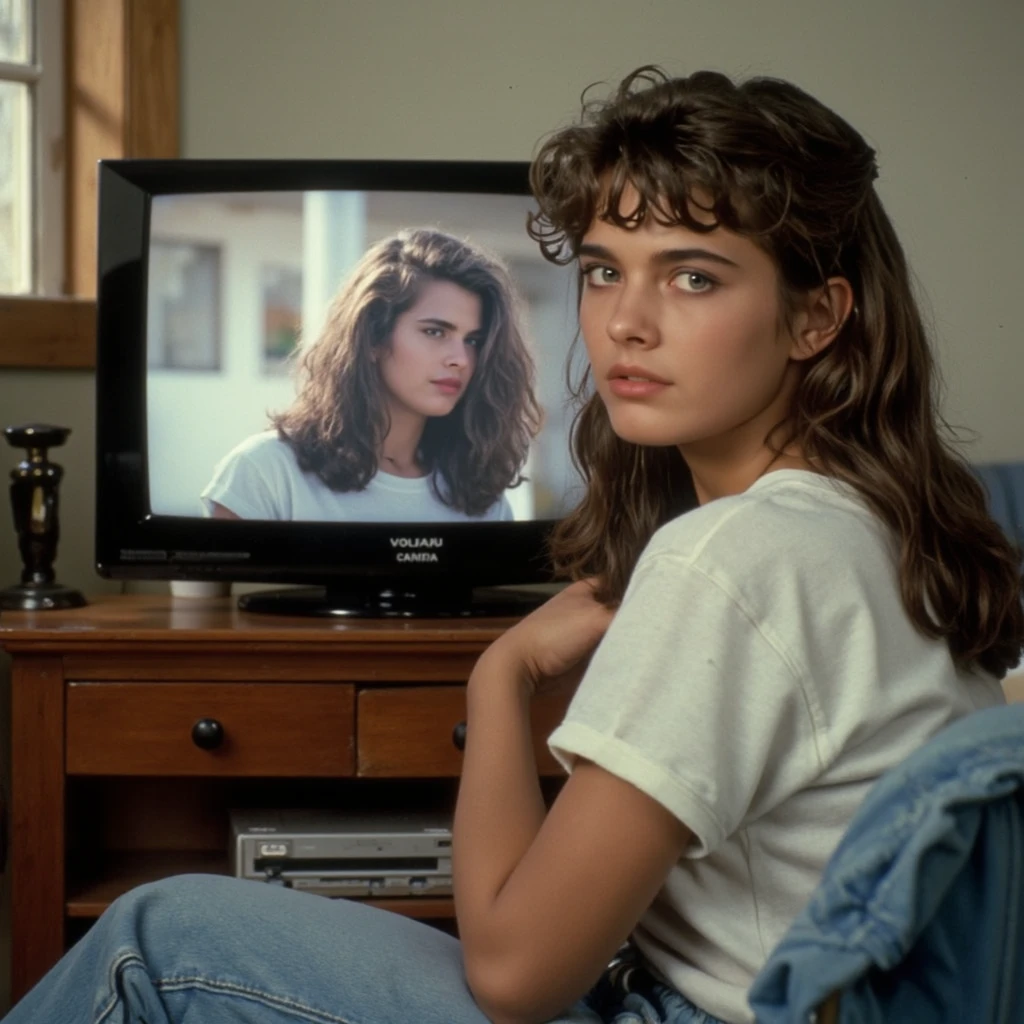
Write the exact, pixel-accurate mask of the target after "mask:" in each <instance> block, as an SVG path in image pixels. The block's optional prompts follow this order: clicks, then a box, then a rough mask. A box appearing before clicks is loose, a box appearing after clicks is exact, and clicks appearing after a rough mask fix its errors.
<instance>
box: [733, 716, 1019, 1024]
mask: <svg viewBox="0 0 1024 1024" xmlns="http://www.w3.org/2000/svg"><path fill="white" fill-rule="evenodd" d="M836 990H841V991H842V997H841V1001H840V1013H839V1019H840V1021H841V1022H842V1024H875V1022H879V1021H887V1022H894V1021H898V1022H899V1024H924V1022H928V1024H944V1022H950V1024H953V1022H956V1024H963V1022H977V1024H1010V1022H1013V1024H1019V1022H1021V1021H1024V704H1015V705H1009V706H1000V707H994V708H988V709H986V710H984V711H978V712H975V713H974V714H971V715H968V716H967V717H966V718H964V719H961V720H960V721H958V722H956V723H954V724H953V725H951V726H949V727H948V728H946V729H945V730H943V731H942V732H941V733H940V734H939V735H937V736H936V737H934V738H933V739H932V740H931V741H930V742H929V743H927V744H926V745H925V746H924V747H922V748H921V750H919V751H917V753H915V754H913V755H912V756H911V757H910V758H908V759H907V760H906V761H905V762H904V763H903V764H902V765H900V766H899V767H897V768H895V769H893V770H892V771H891V772H889V773H887V774H886V775H885V776H884V777H883V778H882V779H881V780H880V781H879V782H878V783H876V785H875V786H874V788H873V789H872V790H871V792H870V793H869V794H868V796H867V798H866V799H865V801H864V804H863V805H862V806H861V808H860V810H859V811H858V812H857V814H856V815H855V816H854V819H853V821H852V822H851V823H850V827H849V829H848V830H847V832H846V834H845V836H844V837H843V839H842V841H841V842H840V844H839V846H838V848H837V849H836V852H835V853H834V854H833V856H832V858H831V860H830V861H829V863H828V865H827V867H826V868H825V872H824V874H823V876H822V880H821V883H820V884H819V886H818V888H817V889H816V890H815V892H814V894H813V896H812V898H811V901H810V903H809V904H808V906H807V907H806V908H805V910H804V912H803V913H802V914H801V915H800V916H799V917H798V918H797V919H796V921H794V923H793V925H792V926H791V928H790V929H789V931H788V932H787V934H786V936H785V938H784V939H783V940H782V942H781V943H780V944H779V945H778V947H777V948H776V949H775V950H774V952H773V953H772V955H771V956H770V957H769V959H768V962H767V963H766V964H765V966H764V968H763V969H762V970H761V972H760V973H759V974H758V976H757V978H755V980H754V984H753V986H752V987H751V990H750V997H749V998H750V1004H751V1006H752V1007H753V1010H754V1013H755V1014H756V1016H757V1020H758V1022H759V1024H782V1022H786V1024H790V1022H794V1021H811V1020H813V1019H814V1010H815V1008H816V1007H818V1006H819V1005H820V1004H821V1003H822V1002H823V1001H824V1000H825V999H826V998H827V997H828V996H829V995H830V994H832V993H833V992H834V991H836Z"/></svg>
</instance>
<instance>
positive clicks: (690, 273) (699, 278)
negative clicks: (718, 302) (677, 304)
mask: <svg viewBox="0 0 1024 1024" xmlns="http://www.w3.org/2000/svg"><path fill="white" fill-rule="evenodd" d="M673 283H674V284H675V286H676V287H677V288H680V289H682V291H684V292H691V293H694V294H696V293H698V292H709V291H711V289H712V288H714V287H715V285H716V284H717V283H718V282H717V281H713V280H712V279H711V278H710V277H708V276H707V275H706V274H702V273H700V272H699V271H696V270H684V271H682V272H681V273H679V274H676V276H675V278H674V279H673Z"/></svg>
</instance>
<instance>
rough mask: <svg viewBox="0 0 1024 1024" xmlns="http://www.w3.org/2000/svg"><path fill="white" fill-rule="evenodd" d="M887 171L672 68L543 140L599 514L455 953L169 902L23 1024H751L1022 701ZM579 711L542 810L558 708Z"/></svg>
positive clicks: (364, 919)
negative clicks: (550, 725)
mask: <svg viewBox="0 0 1024 1024" xmlns="http://www.w3.org/2000/svg"><path fill="white" fill-rule="evenodd" d="M875 173H876V171H875V158H874V154H873V153H872V151H871V149H870V148H869V147H868V146H867V145H866V143H865V142H864V140H863V139H862V138H861V137H860V136H859V135H858V134H857V133H856V132H855V131H854V130H853V129H852V128H851V127H850V126H849V125H847V124H846V123H845V122H844V121H843V120H841V119H840V118H839V117H837V116H836V115H835V114H834V113H832V112H831V111H829V110H828V109H826V108H825V107H823V106H822V105H821V104H820V103H818V102H816V101H815V100H813V99H812V98H811V97H809V96H807V95H806V94H805V93H803V92H801V91H800V90H798V89H796V88H795V87H793V86H791V85H788V84H786V83H783V82H779V81H773V80H767V79H754V80H751V81H748V82H745V83H743V84H741V85H735V84H733V83H732V82H731V81H729V80H728V79H726V78H725V77H723V76H721V75H718V74H714V73H709V72H702V73H699V74H695V75H693V76H691V77H689V78H682V79H674V80H669V79H664V78H662V77H661V76H660V75H659V74H656V73H655V72H653V71H649V70H642V71H641V72H639V73H637V74H635V75H633V76H631V77H630V78H629V79H628V80H627V81H626V82H625V83H624V84H623V85H622V87H621V88H620V89H619V91H618V92H617V93H616V94H615V95H613V96H612V97H611V99H610V100H609V101H608V102H607V103H605V104H597V105H593V106H588V107H587V108H586V109H585V112H584V116H583V118H582V120H581V122H580V123H579V124H578V125H575V126H572V127H570V128H568V129H566V130H564V131H562V132H560V133H558V134H556V135H555V136H554V137H553V138H552V139H550V140H549V141H548V142H547V143H546V144H545V145H544V147H543V148H542V149H541V151H540V154H539V156H538V158H537V160H536V163H535V168H534V174H533V181H534V186H535V190H536V194H537V199H538V202H539V207H540V212H539V213H538V215H537V216H536V218H535V219H534V221H533V224H532V233H533V234H534V236H535V237H536V238H538V239H539V241H540V244H541V245H542V247H543V249H544V251H545V252H546V253H547V254H548V255H549V256H550V257H551V258H552V259H556V260H567V261H568V260H571V261H575V262H577V263H578V266H579V271H580V281H581V293H580V324H581V329H582V336H583V340H584V342H585V344H586V348H587V352H588V355H589V357H590V370H589V374H588V379H587V380H586V381H585V382H584V383H583V385H582V387H581V392H580V394H581V397H582V398H583V399H584V405H583V408H582V412H581V413H580V416H579V419H578V421H577V428H576V433H575V440H574V445H575V453H576V456H577V458H578V461H579V463H580V466H581V468H582V470H583V472H584V475H585V477H586V479H587V481H588V491H587V494H586V496H585V498H584V500H583V502H582V504H581V505H580V507H579V508H578V509H577V510H576V512H575V513H574V514H573V515H571V516H570V517H569V518H568V519H567V520H566V521H565V522H564V524H563V525H562V527H561V529H560V531H559V533H558V536H557V537H556V540H555V554H556V557H557V559H558V561H559V563H560V564H561V565H562V566H563V568H564V569H565V570H566V572H567V573H569V574H570V575H571V576H573V577H575V579H576V582H574V583H573V584H572V585H570V586H569V587H568V588H567V589H566V590H564V591H563V592H562V593H561V594H559V595H558V596H557V597H555V598H553V599H552V600H551V601H550V602H549V603H548V604H547V605H545V606H544V607H543V608H541V609H540V610H538V611H537V612H536V613H534V614H532V615H530V616H528V617H527V618H526V619H524V620H522V621H521V622H520V623H519V624H518V625H516V626H515V627H513V628H512V629H510V630H509V631H508V632H506V633H505V634H504V635H503V637H502V638H501V639H500V640H498V641H497V642H496V643H494V644H493V645H492V646H491V647H490V649H489V650H488V651H487V652H486V654H484V656H483V657H482V658H481V659H480V661H479V663H478V665H477V666H476V669H475V671H474V672H473V675H472V678H471V680H470V683H469V689H468V732H467V744H466V751H465V763H464V769H463V776H462V780H461V786H460V792H459V799H458V805H457V808H456V815H455V848H454V858H455V860H454V871H455V903H456V911H457V915H458V920H459V929H460V939H461V941H456V940H455V939H452V938H449V937H446V936H443V935H441V934H439V933H438V932H435V931H432V930H431V929H429V928H428V927H425V926H423V925H421V924H417V923H415V922H412V921H408V920H406V919H403V918H401V917H399V916H397V915H391V914H387V913H381V912H378V911H374V910H370V909H368V908H366V907H363V906H360V905H358V904H355V903H346V902H343V901H338V902H333V903H332V902H328V901H326V900H322V899H318V898H317V897H313V896H308V895H307V896H304V895H301V894H297V893H292V892H287V891H283V890H281V889H277V888H273V887H269V886H263V885H260V884H257V883H242V882H236V881H232V880H227V879H214V878H207V877H201V876H200V877H191V878H178V879H171V880H168V881H164V882H160V883H156V884H154V885H150V886H145V887H143V888H141V889H139V890H136V891H135V892H132V893H129V894H128V895H126V896H124V897H122V898H121V899H119V900H118V901H117V902H115V903H114V905H113V906H112V907H111V908H110V910H108V912H107V913H106V914H105V915H104V916H103V918H101V919H100V921H99V922H98V923H97V924H96V926H95V927H94V928H93V930H92V931H91V932H90V933H89V935H88V936H86V938H85V939H84V940H83V941H82V942H80V943H79V945H78V946H77V947H76V948H75V949H74V950H72V951H71V952H70V953H69V954H68V955H67V956H66V957H65V958H64V960H63V961H61V963H60V964H59V965H58V966H57V967H55V968H54V970H53V971H52V972H51V973H50V974H49V975H48V976H47V978H46V979H45V980H44V981H43V982H42V983H41V984H40V985H39V986H38V988H37V989H36V990H35V991H34V992H33V993H31V994H30V995H29V996H28V997H27V998H26V999H25V1000H24V1002H23V1004H22V1007H21V1008H19V1009H18V1010H16V1011H15V1012H14V1014H13V1015H12V1017H11V1020H12V1022H17V1024H21V1022H22V1021H29V1020H31V1021H33V1022H43V1021H61V1022H62V1024H69V1022H77V1021H83V1022H84V1021H93V1022H96V1021H118V1022H122V1021H127V1020H131V1021H133V1022H135V1021H140V1020H145V1021H146V1022H147V1024H164V1022H168V1021H173V1022H176V1024H185V1022H191V1021H200V1020H201V1021H203V1022H204V1024H219V1022H222V1021H223V1022H226V1021H229V1020H230V1021H242V1020H245V1021H252V1022H258V1024H264V1022H271V1021H272V1022H284V1021H296V1020H303V1021H319V1022H328V1021H329V1022H341V1021H346V1022H347V1021H359V1022H361V1024H373V1022H388V1024H397V1022H403V1024H404V1022H409V1021H416V1022H418V1024H423V1022H445V1024H482V1022H484V1021H485V1020H491V1021H495V1022H498V1024H512V1022H523V1024H525V1022H534V1024H536V1022H539V1021H544V1020H549V1019H555V1020H559V1021H575V1022H598V1021H610V1020H614V1021H620V1022H626V1021H630V1022H632V1021H640V1020H643V1021H665V1022H670V1024H691V1022H703V1024H707V1022H709V1021H710V1022H712V1024H713V1022H715V1021H726V1022H739V1021H749V1020H750V1019H751V1013H750V1010H749V1008H748V1005H747V1002H746V990H747V987H748V986H749V984H750V981H751V979H752V978H753V977H754V975H755V974H756V972H757V971H758V969H759V967H760V966H761V965H762V964H763V962H764V961H765V959H766V956H767V954H768V952H769V950H770V949H771V947H772V946H773V945H774V944H775V943H776V942H777V940H778V939H779V938H780V937H781V935H782V933H783V931H784V930H785V928H786V927H787V925H788V924H789V922H790V921H791V919H792V918H793V917H794V916H795V914H796V913H797V912H798V910H799V909H800V908H801V907H802V905H803V904H804V903H805V901H806V900H807V898H808V896H809V895H810V893H811V891H812V889H813V887H814V885H815V883H816V881H817V880H818V877H819V875H820V873H821V871H822V868H823V866H824V864H825V862H826V860H827V858H828V856H829V854H830V853H831V851H832V850H833V848H834V847H835V845H836V843H837V841H838V839H839V837H840V836H841V834H842V833H843V830H844V828H845V827H846V824H847V822H848V821H849V819H850V817H851V815H852V814H853V812H854V809H855V808H856V807H857V805H858V803H859V802H860V801H861V799H862V798H863V796H864V795H865V793H866V791H867V790H868V788H869V787H870V786H871V784H872V782H873V781H874V780H875V779H877V778H878V777H879V775H881V774H882V773H883V772H885V771H886V770H887V769H889V768H891V767H892V766H894V765H896V764H897V763H898V762H900V761H901V760H902V759H903V758H904V757H905V756H907V755H908V754H909V753H910V751H912V750H913V749H914V748H915V747H917V746H919V745H920V744H922V743H923V742H924V741H925V740H927V739H928V738H929V737H930V736H932V735H933V734H934V733H935V732H937V731H938V730H939V729H941V728H942V727H943V726H944V725H945V724H946V723H948V722H950V721H952V720H953V719H956V718H957V717H959V716H963V715H966V714H968V713H970V712H971V711H972V710H973V709H975V708H981V707H984V706H987V705H992V704H996V703H998V702H1000V701H1001V700H1002V696H1001V692H1000V687H999V678H1000V677H1001V676H1002V675H1003V674H1004V673H1005V671H1006V669H1007V667H1008V666H1009V665H1012V664H1015V663H1016V662H1017V661H1018V659H1019V657H1020V654H1021V649H1022V645H1024V609H1022V605H1021V579H1020V562H1019V555H1020V553H1019V552H1018V551H1016V550H1015V549H1013V548H1011V546H1010V544H1009V542H1008V541H1007V540H1006V538H1005V537H1004V535H1003V534H1002V533H1001V532H1000V530H999V529H998V527H997V526H996V525H995V524H994V523H993V521H992V520H991V519H990V518H989V516H988V514H987V513H986V509H985V502H984V498H983V493H982V490H981V488H980V486H979V485H978V484H977V483H976V482H975V481H974V479H973V478H972V476H971V474H970V472H969V471H968V469H967V468H966V467H965V466H964V464H963V463H962V462H961V461H960V460H959V458H958V457H957V456H955V455H954V454H953V452H952V449H951V448H949V447H948V446H947V442H946V441H945V440H944V439H943V437H942V435H941V433H940V430H939V426H938V422H939V421H938V416H937V413H936V411H935V408H934V406H933V395H932V385H933V381H932V377H933V369H932V360H931V356H930V355H929V352H928V347H927V344H926V340H925V335H924V331H923V329H922V326H921V320H920V317H919V315H918V312H917V309H916V307H915V304H914V300H913V297H912V293H911V288H910V284H909V281H908V273H907V267H906V265H905V262H904V258H903V254H902V251H901V249H900V246H899V244H898V242H897V240H896V238H895V236H894V234H893V230H892V227H891V225H890V222H889V220H888V218H887V217H886V215H885V213H884V211H883V210H882V206H881V204H880V202H879V200H878V196H877V194H876V193H875V190H874V187H873V185H872V182H873V180H874V178H875ZM695 504H696V507H693V506H694V505H695ZM581 677H582V678H581ZM573 685H576V687H577V688H576V690H575V695H574V697H573V700H572V703H571V705H570V707H569V711H568V713H567V716H566V718H565V721H564V722H563V723H562V725H561V726H560V727H559V728H558V729H557V730H556V732H555V733H554V734H553V736H552V737H551V739H550V743H551V746H552V748H553V749H554V750H555V752H556V753H557V755H558V756H559V757H560V758H561V759H562V760H563V761H564V762H565V763H566V765H567V766H569V767H570V768H571V774H570V776H569V778H568V780H567V781H566V782H565V785H564V787H563V788H562V790H561V792H560V793H559V795H558V797H557V798H556V799H555V801H554V803H553V805H552V807H551V808H550V810H546V808H545V805H544V802H543V800H542V796H541V791H540V789H539V786H538V780H537V774H536V770H535V767H534V758H533V752H532V745H531V741H530V732H529V707H530V701H531V698H532V696H533V695H534V694H535V693H537V692H539V691H541V690H548V689H550V688H553V687H557V686H562V687H565V686H570V687H571V686H573ZM627 940H630V944H629V946H628V947H627V949H626V952H625V953H624V954H623V955H621V956H620V957H618V958H617V960H616V962H614V963H613V964H612V966H608V965H609V964H610V962H612V961H613V958H615V955H616V953H617V951H619V950H620V949H621V948H622V947H623V944H624V943H625V942H626V941H627Z"/></svg>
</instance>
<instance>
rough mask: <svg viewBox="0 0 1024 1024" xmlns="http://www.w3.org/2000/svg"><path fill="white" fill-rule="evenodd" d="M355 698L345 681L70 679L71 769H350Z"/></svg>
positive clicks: (285, 772) (313, 772)
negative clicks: (200, 681)
mask: <svg viewBox="0 0 1024 1024" xmlns="http://www.w3.org/2000/svg"><path fill="white" fill-rule="evenodd" d="M354 701H355V689H354V687H352V686H351V685H344V684H340V683H322V684H317V683H71V684H69V685H68V687H67V709H66V713H67V751H66V755H67V771H68V773H69V774H72V775H265V776H294V775H309V776H317V775H327V776H336V775H351V774H352V772H353V767H354V756H353V708H354ZM202 720H206V722H205V725H204V726H203V727H201V728H200V729H198V730H197V729H196V723H198V722H200V721H202ZM218 726H219V729H218ZM204 742H206V743H207V744H208V745H209V746H208V748H204V746H203V745H202V744H203V743H204Z"/></svg>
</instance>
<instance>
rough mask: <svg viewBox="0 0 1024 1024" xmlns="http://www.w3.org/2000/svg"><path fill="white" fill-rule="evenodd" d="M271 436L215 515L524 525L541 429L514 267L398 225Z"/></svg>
mask: <svg viewBox="0 0 1024 1024" xmlns="http://www.w3.org/2000/svg"><path fill="white" fill-rule="evenodd" d="M301 366H302V377H301V380H300V384H299V388H298V393H297V395H296V397H295V400H294V401H293V402H292V404H291V405H290V406H289V407H288V408H287V409H286V410H285V411H284V412H281V413H277V414H274V415H272V416H271V425H272V427H273V428H274V429H272V430H268V431H265V432H262V433H259V434H256V435H254V436H252V437H249V438H247V439H246V440H244V441H243V442H242V443H241V444H239V445H238V446H237V447H235V448H234V449H233V450H232V451H231V452H229V453H228V455H227V456H225V457H224V458H223V459H222V460H221V461H220V463H219V464H218V466H217V468H216V469H215V471H214V475H213V479H212V480H211V481H210V483H209V484H208V485H207V487H206V488H205V489H204V491H203V493H202V495H201V498H202V502H203V507H204V511H205V512H206V514H207V515H209V516H213V517H216V518H227V519H261V520H311V521H320V522H338V521H342V522H391V521H402V522H459V521H472V520H478V521H492V520H508V519H511V518H512V509H511V506H510V504H509V502H508V499H507V498H506V497H505V491H506V490H507V489H509V488H511V487H515V486H516V485H517V484H519V483H520V482H521V481H522V479H523V477H522V471H523V467H524V465H525V463H526V458H527V454H528V451H529V446H530V442H531V440H532V439H533V438H534V436H535V435H536V433H537V431H538V429H539V427H540V418H541V417H540V409H539V406H538V404H537V400H536V397H535V395H534V365H533V360H532V358H531V356H530V353H529V351H528V349H527V346H526V344H525V342H524V340H523V337H522V334H521V332H520V328H519V322H518V312H517V309H516V301H515V296H514V293H513V290H512V285H511V283H510V280H509V276H508V273H507V272H506V270H505V268H504V267H503V266H502V265H501V264H500V263H499V262H498V261H497V260H496V259H495V258H494V257H492V256H490V255H488V254H487V253H485V252H484V251H483V250H481V249H480V248H478V247H476V246H474V245H472V244H470V243H469V242H466V241H462V240H460V239H457V238H454V237H453V236H451V235H448V234H445V233H443V232H440V231H436V230H431V229H425V228H420V229H416V230H409V231H402V232H400V233H398V234H396V235H394V236H392V237H390V238H387V239H385V240H383V241H382V242H379V243H378V244H377V245H375V246H373V247H372V248H371V249H369V250H368V251H367V252H366V254H365V255H364V256H363V258H362V259H361V260H360V261H359V263H358V264H357V266H356V268H355V270H354V271H353V272H352V274H351V275H350V276H349V277H348V278H347V279H346V280H345V281H344V282H343V284H342V286H341V288H340V289H339V291H338V293H337V295H336V296H335V298H334V300H333V302H332V303H331V306H330V309H329V311H328V314H327V319H326V323H325V325H324V328H323V330H322V331H321V332H320V334H319V336H318V337H317V338H316V339H315V341H314V342H313V343H312V344H311V345H310V346H309V347H308V349H307V350H306V352H305V355H304V357H303V360H302V364H301Z"/></svg>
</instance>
